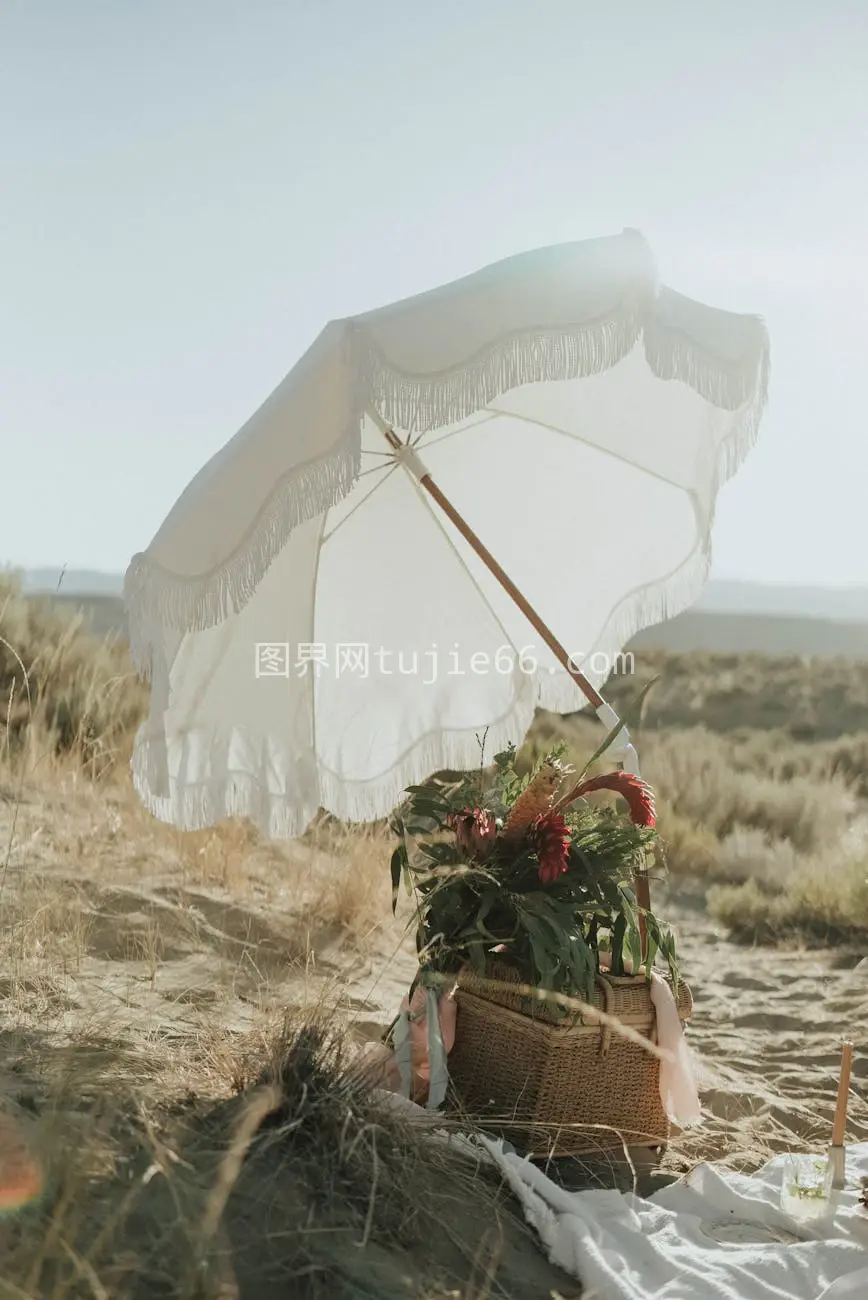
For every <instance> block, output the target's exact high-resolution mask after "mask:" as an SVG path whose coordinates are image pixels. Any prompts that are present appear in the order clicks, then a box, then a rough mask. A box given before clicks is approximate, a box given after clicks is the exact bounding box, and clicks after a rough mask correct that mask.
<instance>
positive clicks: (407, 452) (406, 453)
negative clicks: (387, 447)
mask: <svg viewBox="0 0 868 1300" xmlns="http://www.w3.org/2000/svg"><path fill="white" fill-rule="evenodd" d="M393 453H394V457H395V460H396V461H397V462H398V464H399V465H403V467H404V469H405V470H406V471H407V473H408V474H412V476H413V478H415V479H417V480H418V481H419V482H420V483H421V482H422V480H423V479H424V478H427V477H428V469H427V467H426V466H425V464H424V462H423V461H422V459H421V457H420V456H419V454H418V452H417V451H416V449H415V447H413V446H411V444H410V443H409V442H400V443H398V445H397V446H395V445H394V444H393Z"/></svg>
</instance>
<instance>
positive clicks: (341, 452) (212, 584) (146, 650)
mask: <svg viewBox="0 0 868 1300" xmlns="http://www.w3.org/2000/svg"><path fill="white" fill-rule="evenodd" d="M360 469H361V415H357V416H355V417H354V418H353V420H352V421H351V422H350V424H349V425H348V427H347V430H346V433H345V434H344V436H343V438H341V440H340V441H339V442H338V443H336V444H335V445H334V446H333V447H332V448H331V449H330V451H329V452H328V453H327V454H326V455H325V456H322V457H320V458H319V459H317V460H316V461H313V462H312V463H309V464H307V465H302V466H296V467H295V468H294V469H293V470H291V471H290V472H289V473H288V474H287V475H286V476H285V477H284V478H283V479H282V480H281V481H280V482H279V483H278V484H277V485H276V487H275V488H274V490H273V491H272V493H271V496H270V497H269V498H268V501H267V503H266V505H265V507H264V508H263V510H262V511H261V512H260V514H259V515H258V516H257V518H256V521H255V523H254V526H253V528H252V529H251V532H250V534H249V536H248V537H247V538H245V540H244V541H243V543H242V544H241V546H239V547H238V548H237V549H236V551H235V552H234V554H233V555H231V556H230V558H229V559H228V560H227V561H226V562H225V563H224V564H222V565H221V566H220V567H219V568H218V569H216V570H215V571H213V572H211V573H207V574H202V575H197V576H195V577H190V578H185V577H181V576H180V575H178V574H175V573H171V572H169V571H168V570H167V569H164V568H163V567H162V566H161V565H159V564H158V563H157V562H156V561H155V560H153V559H152V558H151V557H150V556H149V555H147V554H146V553H144V552H140V553H139V554H138V555H135V556H133V559H132V560H131V562H130V565H129V567H128V569H127V572H126V575H125V578H124V604H125V607H126V611H127V619H128V624H129V642H130V654H131V657H132V660H133V664H134V665H135V667H136V670H137V672H138V673H139V675H140V676H141V677H142V678H145V679H148V678H150V677H151V673H152V657H153V651H154V648H155V643H154V633H153V632H152V631H151V629H159V628H161V627H171V628H175V629H176V630H180V631H184V632H202V631H205V630H206V629H207V628H211V627H215V626H216V625H217V624H219V623H221V622H222V621H223V620H224V619H225V618H227V617H228V616H229V615H230V614H235V613H238V612H239V611H240V610H241V609H243V608H244V606H245V605H246V604H247V602H248V601H249V600H250V598H251V597H252V596H253V594H254V592H255V591H256V588H257V586H258V585H259V583H260V582H261V581H262V579H263V578H264V576H265V574H266V573H267V571H268V569H269V567H270V566H271V564H272V563H273V561H274V560H275V559H276V557H277V556H278V555H279V554H280V552H281V550H282V549H283V547H284V546H285V545H286V543H287V541H288V540H289V535H290V533H291V532H292V531H293V530H294V529H295V528H297V527H298V526H299V525H300V524H303V523H307V522H308V521H309V520H311V519H313V518H315V517H316V516H317V515H319V514H323V513H324V512H325V511H326V510H329V509H331V508H332V507H333V506H335V505H337V504H338V502H339V501H341V500H342V499H343V498H344V497H345V496H346V495H347V493H348V492H349V491H350V490H351V488H352V487H353V484H354V483H355V482H356V480H357V478H358V476H359V472H360ZM157 635H159V633H158V632H157Z"/></svg>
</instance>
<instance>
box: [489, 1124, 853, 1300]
mask: <svg viewBox="0 0 868 1300" xmlns="http://www.w3.org/2000/svg"><path fill="white" fill-rule="evenodd" d="M481 1140H482V1142H483V1144H484V1146H485V1147H486V1149H487V1150H488V1151H489V1153H490V1155H491V1156H492V1158H493V1159H494V1161H495V1163H496V1164H497V1165H498V1166H499V1167H500V1168H501V1169H502V1171H503V1173H504V1175H505V1177H506V1179H507V1181H508V1184H509V1186H510V1187H511V1188H512V1191H513V1192H514V1193H515V1195H516V1196H517V1197H518V1199H519V1201H520V1202H521V1204H522V1206H523V1208H524V1213H525V1216H526V1218H527V1220H528V1222H529V1223H530V1224H531V1225H532V1226H533V1227H534V1228H535V1229H536V1231H537V1232H538V1234H539V1236H540V1239H541V1241H542V1243H543V1246H544V1248H545V1250H546V1253H547V1254H548V1256H549V1258H550V1259H551V1261H552V1262H553V1263H554V1264H556V1265H558V1266H559V1267H561V1268H562V1269H564V1271H565V1272H567V1273H570V1274H571V1275H572V1276H573V1277H576V1278H578V1279H579V1281H580V1282H581V1283H582V1284H583V1285H584V1287H585V1292H584V1296H585V1300H857V1297H858V1300H868V1210H865V1209H862V1208H860V1206H859V1191H858V1185H859V1182H860V1180H861V1178H863V1177H868V1143H866V1144H862V1145H861V1146H856V1147H850V1148H848V1152H847V1179H848V1190H847V1191H845V1192H843V1193H841V1194H840V1199H839V1202H838V1203H837V1204H836V1209H835V1212H834V1216H833V1217H832V1218H831V1219H830V1220H829V1221H828V1222H827V1223H824V1224H822V1225H820V1226H818V1225H816V1224H813V1225H809V1226H808V1225H804V1224H796V1223H795V1222H794V1221H793V1220H792V1219H790V1218H789V1217H788V1216H787V1215H785V1214H784V1213H783V1212H782V1211H781V1209H780V1208H779V1205H780V1190H781V1177H782V1168H783V1162H784V1157H777V1158H776V1159H774V1160H772V1161H770V1162H769V1164H767V1165H766V1166H765V1168H763V1169H762V1170H760V1172H759V1173H757V1174H754V1175H753V1176H751V1177H746V1176H740V1175H736V1174H731V1173H721V1172H719V1171H718V1170H716V1169H714V1168H713V1167H712V1166H710V1165H702V1166H700V1167H699V1168H698V1169H696V1170H694V1171H693V1173H692V1174H691V1175H689V1177H688V1178H687V1179H686V1180H682V1181H680V1182H678V1183H674V1184H672V1185H671V1186H669V1187H666V1188H664V1189H663V1190H661V1191H659V1192H656V1193H655V1194H654V1196H653V1197H651V1198H650V1199H649V1200H640V1199H639V1198H638V1197H635V1196H633V1195H623V1194H622V1193H620V1192H615V1191H590V1192H566V1191H563V1190H562V1189H561V1188H559V1187H557V1186H556V1185H555V1184H554V1183H553V1182H551V1180H550V1179H548V1178H547V1177H546V1176H545V1174H543V1173H542V1172H541V1171H540V1170H539V1169H537V1168H536V1167H535V1166H533V1165H532V1164H531V1163H530V1162H529V1161H527V1160H524V1159H522V1158H520V1157H519V1156H517V1155H515V1154H514V1153H511V1152H509V1151H505V1150H504V1148H503V1144H502V1143H499V1142H494V1141H492V1140H490V1139H485V1138H483V1139H481ZM851 1186H852V1187H853V1190H849V1188H850V1187H851Z"/></svg>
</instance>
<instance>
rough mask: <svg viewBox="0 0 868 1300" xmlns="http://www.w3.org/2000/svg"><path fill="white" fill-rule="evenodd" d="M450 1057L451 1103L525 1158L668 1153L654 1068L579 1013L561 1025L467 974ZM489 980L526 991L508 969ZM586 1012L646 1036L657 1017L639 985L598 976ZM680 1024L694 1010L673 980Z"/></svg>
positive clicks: (640, 981)
mask: <svg viewBox="0 0 868 1300" xmlns="http://www.w3.org/2000/svg"><path fill="white" fill-rule="evenodd" d="M459 978H460V983H459V989H458V992H457V994H456V999H457V1003H458V1018H457V1027H456V1037H455V1045H454V1047H453V1049H452V1051H451V1052H450V1053H449V1075H450V1080H451V1087H452V1100H453V1104H454V1105H456V1106H457V1107H458V1108H459V1109H460V1110H461V1111H463V1113H464V1114H466V1115H468V1116H471V1117H472V1118H473V1119H474V1120H475V1122H476V1123H478V1124H479V1125H480V1126H481V1127H484V1128H486V1129H488V1130H489V1131H496V1132H500V1133H502V1135H503V1136H504V1137H505V1138H506V1139H507V1140H508V1141H510V1142H511V1143H512V1144H513V1145H514V1146H515V1147H516V1148H521V1149H523V1150H524V1152H525V1153H527V1154H532V1155H547V1156H578V1155H590V1154H592V1153H594V1152H604V1151H607V1150H612V1148H621V1149H623V1147H624V1146H627V1147H655V1148H656V1147H664V1146H665V1145H666V1143H667V1142H668V1141H669V1137H670V1132H671V1125H670V1122H669V1119H668V1117H667V1115H666V1113H665V1111H664V1109H663V1105H662V1102H661V1099H660V1088H659V1083H660V1061H659V1058H658V1057H655V1056H652V1055H651V1054H650V1053H649V1052H646V1051H645V1050H644V1048H642V1047H641V1045H640V1044H638V1043H634V1042H631V1041H630V1040H629V1039H626V1038H624V1037H622V1036H620V1035H618V1034H617V1033H613V1032H612V1030H611V1029H610V1028H606V1027H605V1026H601V1025H600V1023H599V1022H595V1021H594V1019H593V1017H591V1016H590V1015H588V1013H584V1014H581V1015H578V1016H577V1015H574V1014H572V1013H571V1014H570V1016H569V1017H568V1018H562V1019H557V1012H556V1011H555V1012H553V1010H552V1008H551V1007H550V1006H549V1005H548V1004H546V1003H544V1002H539V1001H536V1000H534V999H531V998H528V997H526V996H523V995H521V994H519V993H511V992H507V991H505V990H504V991H497V992H495V993H491V992H489V991H488V989H487V988H486V989H485V991H484V992H483V986H482V985H480V983H479V981H478V979H477V978H476V976H475V975H474V973H473V971H472V969H470V968H469V967H468V968H465V969H464V970H463V971H462V972H461V975H460V977H459ZM488 979H489V980H497V981H500V982H503V983H515V984H518V983H522V982H523V981H522V980H521V978H520V975H519V973H518V972H517V971H516V970H515V969H512V968H509V967H507V966H497V967H492V969H491V970H490V971H489V972H488ZM592 1005H593V1006H594V1007H596V1008H598V1009H599V1010H601V1011H604V1012H606V1013H607V1014H608V1015H610V1016H614V1017H616V1018H617V1019H618V1020H620V1021H621V1023H622V1024H624V1025H629V1026H630V1027H631V1028H632V1029H635V1030H637V1031H638V1032H639V1033H640V1034H642V1035H643V1037H646V1038H648V1039H650V1040H651V1041H652V1042H653V1041H654V1039H655V1036H656V1035H655V1030H656V1016H655V1011H654V1005H653V1003H652V1001H651V993H650V990H649V987H648V984H647V982H646V980H645V979H644V977H642V976H639V977H634V976H626V977H620V978H616V977H613V976H609V975H606V976H602V975H601V976H598V978H597V982H596V988H595V990H594V996H593V1001H592ZM676 1005H677V1007H678V1010H679V1014H680V1016H681V1019H682V1022H686V1021H687V1020H689V1018H690V1015H691V1012H692V1010H693V999H692V997H691V994H690V990H689V989H688V987H687V985H686V984H684V983H683V982H679V985H678V990H677V994H676Z"/></svg>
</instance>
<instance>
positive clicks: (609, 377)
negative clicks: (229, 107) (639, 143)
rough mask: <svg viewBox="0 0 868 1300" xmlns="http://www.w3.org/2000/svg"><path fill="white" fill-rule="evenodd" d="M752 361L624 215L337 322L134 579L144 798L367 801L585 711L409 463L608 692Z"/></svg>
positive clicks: (671, 603) (724, 461) (744, 406)
mask: <svg viewBox="0 0 868 1300" xmlns="http://www.w3.org/2000/svg"><path fill="white" fill-rule="evenodd" d="M768 368H769V357H768V339H767V334H766V330H765V327H764V325H763V323H762V321H761V320H760V319H758V318H757V317H754V316H744V315H736V314H733V313H730V312H724V311H720V310H716V309H713V308H710V307H707V306H704V305H702V304H700V303H698V302H695V301H692V300H690V299H688V298H685V297H682V296H681V295H679V294H677V293H675V292H674V291H672V290H671V289H668V288H666V287H664V286H662V285H660V284H659V282H658V279H657V274H656V270H655V265H654V261H653V258H652V256H651V253H650V250H649V248H648V246H647V244H646V243H645V241H644V239H643V238H642V236H641V235H639V234H638V233H637V232H635V231H630V230H626V231H624V232H623V233H622V234H620V235H617V236H614V237H610V238H605V239H599V240H591V241H585V242H581V243H574V244H567V245H563V246H557V247H553V248H546V249H542V250H539V251H536V252H532V253H527V254H524V255H521V256H518V257H515V258H511V259H509V260H507V261H505V262H501V263H498V264H496V265H494V266H491V267H488V268H486V269H485V270H482V271H480V272H478V273H477V274H474V275H471V276H468V277H466V278H464V279H462V280H458V281H456V282H455V283H452V284H449V285H446V286H444V287H442V288H439V289H435V290H433V291H432V292H429V293H425V294H422V295H420V296H418V297H414V298H411V299H409V300H406V301H402V302H399V303H396V304H393V305H392V306H389V307H385V308H382V309H380V310H377V311H373V312H370V313H368V314H366V315H363V316H357V317H354V318H352V319H347V320H342V321H337V322H333V323H331V324H329V325H328V326H327V327H326V328H325V329H324V330H323V332H322V333H321V335H320V336H319V338H318V339H317V340H316V341H315V342H314V344H313V345H312V347H311V348H310V350H309V351H308V352H307V353H306V355H305V356H304V357H303V358H302V359H301V360H300V361H299V362H298V364H297V365H296V366H295V367H294V369H293V370H292V371H291V372H290V374H289V375H288V376H287V377H286V379H285V380H284V381H283V383H282V384H280V386H279V387H278V388H277V389H276V390H275V392H274V393H273V394H272V395H271V397H270V398H268V400H267V401H266V402H265V404H264V405H263V406H262V407H261V408H260V409H259V410H258V411H257V412H256V413H255V414H254V415H253V417H252V418H251V419H250V420H249V421H248V423H247V424H246V425H244V427H243V428H242V429H241V430H240V431H239V432H238V433H237V434H236V435H235V437H234V438H233V439H232V440H231V441H230V442H229V443H228V444H227V445H226V446H225V447H224V448H223V450H222V451H220V452H219V453H218V454H217V455H216V456H215V457H214V458H213V459H212V460H211V461H210V462H209V463H208V464H207V465H205V467H204V468H203V469H202V470H201V472H200V473H199V474H198V475H197V476H196V478H195V479H194V480H193V481H192V483H191V484H190V485H189V486H188V488H187V489H186V491H185V492H184V493H183V495H182V496H181V497H180V499H179V500H178V502H177V504H176V505H175V507H174V508H173V510H172V511H171V513H170V514H169V516H168V517H167V519H166V520H165V522H164V523H163V525H162V527H161V528H160V530H159V532H158V533H157V535H156V536H155V537H154V539H153V541H152V542H151V545H150V546H149V547H148V549H147V551H145V552H143V553H141V554H138V555H136V556H135V557H134V558H133V560H132V562H131V564H130V567H129V569H128V572H127V577H126V588H125V591H126V599H127V608H128V612H129V620H130V632H131V645H132V650H133V654H134V657H135V659H136V661H137V663H138V665H139V667H140V669H141V670H142V671H144V672H146V673H149V674H150V677H151V705H150V714H149V717H148V719H147V721H146V722H145V724H144V725H143V726H142V728H141V730H140V732H139V735H138V737H137V741H136V747H135V752H134V756H133V772H134V779H135V783H136V787H137V789H138V792H139V794H140V796H141V798H142V799H143V800H144V802H145V804H146V805H147V807H148V808H149V809H150V810H151V811H152V812H153V813H154V814H155V815H156V816H157V817H159V818H161V819H162V820H165V821H169V822H173V823H175V824H176V825H178V826H181V827H183V828H189V829H192V828H198V827H201V826H204V825H210V824H213V823H214V822H215V821H217V820H219V819H220V818H222V817H225V816H246V817H249V818H251V819H252V820H253V821H254V822H256V823H257V824H258V825H259V826H260V827H261V828H262V829H263V830H264V831H266V832H267V833H269V834H271V835H274V836H278V837H291V836H294V835H296V834H300V833H301V832H303V830H304V829H305V827H306V826H307V825H308V824H309V822H310V820H311V819H312V818H313V816H315V814H316V812H317V810H318V809H319V808H321V807H324V808H326V809H328V810H330V811H332V812H333V813H335V814H336V815H337V816H339V817H341V818H346V819H349V820H371V819H374V818H377V817H382V816H385V815H386V814H387V813H388V812H389V811H390V810H391V809H392V808H393V807H394V805H395V803H396V802H397V800H398V799H399V797H400V795H401V792H402V791H403V790H404V789H405V787H406V786H407V785H408V784H411V783H414V782H416V781H419V780H422V779H424V778H425V777H426V776H428V775H430V774H431V773H432V772H433V771H437V770H442V769H446V768H451V769H466V768H468V767H473V766H475V765H476V764H478V763H479V761H480V751H479V737H480V735H481V733H482V732H484V731H485V730H486V729H487V742H486V752H487V754H488V756H489V757H490V756H491V755H492V754H493V753H494V752H496V750H497V748H499V747H502V746H504V745H505V744H507V743H509V742H514V743H516V744H519V743H520V742H521V741H522V739H523V738H524V736H525V734H526V732H527V729H528V727H529V725H530V723H531V721H532V718H533V714H534V710H535V709H536V708H537V707H542V708H545V709H550V710H553V711H555V712H561V713H565V712H574V711H576V710H577V709H579V708H580V707H582V705H583V703H584V700H583V698H582V695H581V693H580V691H579V689H578V687H577V685H576V681H575V680H574V678H573V677H572V676H571V675H570V674H569V673H568V672H567V671H566V669H565V668H564V667H563V665H562V663H560V662H559V661H558V658H557V656H556V655H555V654H554V653H553V652H552V650H551V649H550V647H549V645H547V644H546V642H545V641H544V639H542V638H541V637H540V636H539V635H538V634H537V633H536V632H535V631H534V629H533V628H532V627H531V626H530V624H529V623H528V621H527V618H526V616H525V614H524V613H523V612H522V610H521V609H520V608H518V607H517V605H516V604H515V603H514V601H513V600H512V599H510V597H509V595H508V594H507V592H506V591H504V590H503V588H502V587H501V586H500V585H499V584H498V582H497V581H496V580H495V578H494V577H493V576H492V573H491V572H490V571H489V569H488V568H486V566H485V565H484V564H483V563H482V561H481V560H480V558H479V556H478V555H477V553H476V552H475V551H474V549H473V548H472V546H471V545H470V544H469V543H468V541H467V540H466V537H465V536H463V535H462V534H461V533H460V532H459V531H458V530H456V529H455V528H454V527H453V526H452V522H451V521H450V520H449V519H448V518H446V517H444V515H443V513H442V512H441V511H440V510H439V509H438V506H437V503H436V501H434V500H432V498H431V496H430V494H429V493H428V492H426V491H425V490H424V487H423V486H422V485H421V484H420V478H421V477H422V476H423V475H424V474H425V472H426V471H428V472H430V474H431V476H432V477H433V480H434V481H435V482H436V484H437V485H438V487H439V488H440V489H442V491H443V492H444V493H445V494H446V496H447V497H448V499H449V500H450V501H451V503H452V505H453V507H454V508H455V510H456V511H457V512H458V513H459V514H460V516H461V517H463V518H464V519H465V520H466V521H467V522H468V523H469V525H470V526H471V528H472V529H473V530H474V532H475V533H476V534H477V535H478V537H479V538H480V539H481V540H482V541H483V542H484V544H485V546H486V547H487V548H488V550H489V551H490V552H491V553H492V554H493V556H494V557H495V558H496V559H497V561H499V563H500V564H501V565H502V566H503V569H505V570H506V572H507V573H508V574H509V577H510V578H511V579H512V580H513V582H514V583H515V585H516V586H517V587H518V588H519V589H520V591H521V592H522V593H523V594H524V596H525V597H526V598H527V600H528V601H529V602H530V603H531V605H532V606H533V607H534V609H535V610H536V611H537V613H538V615H539V616H540V617H541V619H542V620H544V621H545V623H546V624H548V625H549V626H550V627H551V628H552V629H554V631H555V632H556V634H557V637H558V638H559V640H560V641H561V642H562V643H563V645H564V646H566V648H567V650H568V651H569V652H570V654H571V655H573V657H574V658H575V659H576V661H577V662H579V664H580V666H581V668H582V671H583V673H584V674H585V676H586V677H587V678H588V679H589V680H590V682H591V683H592V684H594V685H599V684H600V683H601V682H602V681H603V680H604V679H605V677H606V676H607V675H608V670H609V665H610V664H611V662H612V661H613V660H614V658H615V656H616V655H617V653H618V652H619V651H620V650H621V648H622V647H623V646H624V644H625V643H626V642H627V641H628V639H629V638H630V637H631V636H632V635H633V634H634V633H636V632H637V631H639V630H640V629H642V628H644V627H647V626H649V625H651V624H653V623H655V622H659V621H660V620H662V619H664V618H669V617H671V616H672V615H674V614H676V613H678V612H679V611H680V610H682V609H683V608H685V606H687V605H688V604H690V603H691V602H692V601H693V600H694V599H695V598H696V597H697V595H698V594H699V592H700V590H701V588H702V586H703V584H704V582H705V580H706V578H707V573H708V566H709V560H710V538H711V530H712V522H713V518H714V508H715V499H716V496H717V493H718V490H719V488H720V486H721V484H722V483H723V482H724V481H725V480H726V479H727V478H729V476H730V475H731V474H732V473H733V472H734V471H735V470H736V468H737V467H738V465H739V463H740V462H741V460H742V458H743V456H744V455H745V453H746V452H747V450H748V449H749V448H750V446H751V445H752V443H753V441H754V438H755V436H756V433H757V428H758V424H759V421H760V417H761V414H762V411H763V408H764V405H765V401H766V389H767V382H768ZM395 444H398V445H397V446H396V445H395Z"/></svg>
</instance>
